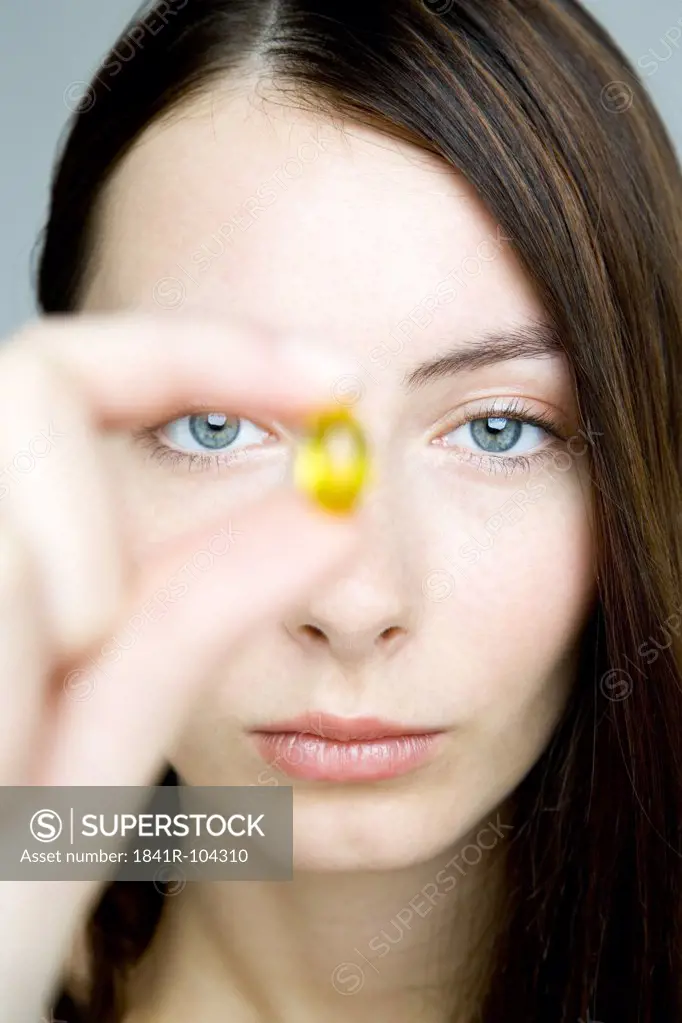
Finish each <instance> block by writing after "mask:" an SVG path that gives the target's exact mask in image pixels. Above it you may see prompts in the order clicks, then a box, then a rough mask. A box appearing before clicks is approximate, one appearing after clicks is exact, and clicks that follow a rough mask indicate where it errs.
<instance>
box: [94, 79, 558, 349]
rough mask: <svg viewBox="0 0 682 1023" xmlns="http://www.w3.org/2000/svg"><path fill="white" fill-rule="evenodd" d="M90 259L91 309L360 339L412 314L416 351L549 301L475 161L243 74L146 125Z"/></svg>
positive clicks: (111, 195) (528, 315) (505, 321)
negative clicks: (454, 162)
mask: <svg viewBox="0 0 682 1023" xmlns="http://www.w3.org/2000/svg"><path fill="white" fill-rule="evenodd" d="M482 158H483V157H482ZM92 269H93V271H94V273H93V276H92V278H91V286H90V288H89V290H88V293H87V298H86V302H85V306H86V307H87V308H97V309H108V308H120V307H124V308H130V307H136V308H149V309H151V310H156V309H158V308H159V307H161V308H166V309H169V310H172V309H174V308H178V307H180V306H182V308H183V309H186V310H192V309H193V308H197V309H199V308H211V309H213V310H215V311H217V312H218V313H220V312H221V311H222V312H224V313H226V314H230V315H232V314H234V315H237V316H245V317H247V318H255V319H257V320H258V321H259V322H262V323H263V324H264V325H266V326H270V327H273V328H275V329H276V330H283V331H290V332H294V333H297V332H298V333H303V334H305V335H309V336H311V337H315V336H320V337H322V338H324V339H325V340H327V341H328V342H332V343H334V344H344V345H346V346H349V347H352V346H353V345H356V344H357V345H360V346H362V345H366V344H368V343H375V344H380V343H381V342H382V341H383V340H384V339H385V338H386V337H387V336H388V335H389V334H390V333H391V332H392V331H393V330H394V329H396V328H397V326H398V325H399V324H401V323H403V324H404V323H405V322H406V321H408V322H409V321H413V322H414V323H416V324H417V325H418V326H417V327H415V328H413V329H411V331H410V336H411V345H410V347H411V350H412V354H413V355H415V356H417V357H419V356H420V355H423V354H424V353H427V354H428V353H429V352H430V351H431V350H432V349H433V347H434V343H435V341H436V338H439V339H441V338H444V337H446V336H447V337H448V338H449V339H450V340H456V339H457V338H458V337H462V338H465V337H466V336H467V335H469V334H476V333H478V332H480V331H483V330H487V329H489V328H491V327H504V326H506V325H513V324H515V323H518V322H519V321H522V320H524V319H532V318H535V317H537V316H538V315H539V314H540V312H541V310H540V306H539V303H538V301H537V298H536V296H535V294H534V291H533V288H532V286H531V283H530V281H529V280H528V279H527V277H526V275H525V274H524V273H523V271H522V269H521V267H520V265H519V263H518V262H517V260H516V258H515V256H514V255H513V252H512V249H511V246H510V244H509V239H508V238H507V237H506V235H505V233H504V231H503V230H502V229H501V227H500V226H499V225H498V224H497V223H496V222H495V220H494V219H493V218H492V217H491V216H490V214H489V213H488V212H487V210H486V209H485V207H484V206H483V205H482V204H481V202H480V201H479V199H478V198H477V196H476V193H475V192H474V190H473V189H472V187H471V186H470V185H469V183H468V182H467V181H466V179H465V178H463V177H462V175H460V174H457V173H455V172H454V171H453V170H452V169H451V168H450V167H448V166H446V165H445V163H444V162H442V161H440V160H439V159H438V158H436V157H435V156H433V155H431V154H428V153H426V152H424V151H423V150H421V149H420V148H418V147H417V146H414V145H412V144H411V143H408V142H405V141H402V140H396V139H393V138H391V137H389V136H388V135H384V134H383V133H381V132H379V131H377V130H374V129H372V128H368V127H365V126H361V125H357V124H349V123H347V122H344V123H343V124H341V123H340V122H334V123H332V122H331V121H330V120H327V119H325V118H323V117H320V116H318V115H315V114H312V113H310V112H308V111H302V110H300V109H297V108H294V107H291V106H288V105H284V103H283V101H282V100H281V99H280V100H278V101H276V102H272V101H271V100H269V99H266V98H264V97H257V96H256V95H255V93H254V92H253V91H246V90H243V89H239V90H234V89H227V88H223V89H220V88H219V89H217V90H216V91H215V92H214V93H212V94H211V95H210V96H207V97H204V98H202V99H201V100H197V101H194V102H193V103H192V104H191V105H189V106H187V107H186V108H185V109H184V110H183V111H182V113H181V114H180V113H178V112H176V114H175V115H174V116H173V117H172V118H171V119H170V120H169V121H168V122H166V123H161V124H158V125H155V126H153V127H152V128H151V129H149V130H148V131H147V132H146V133H145V134H144V136H143V137H142V138H141V139H140V140H139V142H138V143H137V144H136V146H135V147H134V148H133V149H132V150H131V152H130V153H129V154H128V155H127V156H126V158H125V160H124V161H123V163H122V164H121V166H120V167H119V168H118V170H117V171H116V173H115V174H114V176H113V178H112V180H111V182H110V184H109V187H108V188H107V191H106V193H105V196H104V201H103V203H102V206H101V209H100V216H99V220H98V232H97V255H96V259H95V261H94V264H93V268H92ZM427 320H428V327H427V326H426V321H427ZM404 329H405V328H403V330H404Z"/></svg>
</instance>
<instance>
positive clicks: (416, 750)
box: [252, 713, 444, 782]
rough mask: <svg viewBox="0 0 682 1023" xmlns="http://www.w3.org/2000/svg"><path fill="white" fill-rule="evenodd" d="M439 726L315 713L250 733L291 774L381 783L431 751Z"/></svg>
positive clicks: (274, 764) (271, 761) (262, 750)
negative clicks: (427, 726)
mask: <svg viewBox="0 0 682 1023" xmlns="http://www.w3.org/2000/svg"><path fill="white" fill-rule="evenodd" d="M443 734H444V733H443V731H442V730H441V729H434V728H423V727H419V726H408V725H403V724H396V723H394V722H389V721H382V720H380V719H378V718H342V717H335V716H333V715H330V714H319V713H311V714H306V715H304V716H302V717H299V718H294V719H292V720H289V721H279V722H277V723H275V724H272V725H267V726H264V727H262V728H258V729H255V730H254V731H253V732H252V735H253V738H254V742H255V745H256V748H257V750H258V752H259V753H260V755H261V756H262V757H263V759H264V760H265V761H266V762H267V763H269V764H270V766H272V767H275V768H277V769H278V770H280V771H282V772H283V773H284V774H287V775H289V776H290V777H292V778H303V779H308V780H315V781H336V782H343V781H380V780H382V779H388V778H395V777H397V776H398V775H402V774H407V773H408V772H409V771H412V770H414V769H415V768H417V767H419V766H421V765H422V764H424V763H426V762H427V761H428V760H429V759H430V757H431V756H432V755H433V753H434V751H435V749H436V747H437V745H438V739H439V737H440V736H442V735H443Z"/></svg>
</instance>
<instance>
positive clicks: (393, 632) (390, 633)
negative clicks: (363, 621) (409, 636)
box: [379, 625, 403, 643]
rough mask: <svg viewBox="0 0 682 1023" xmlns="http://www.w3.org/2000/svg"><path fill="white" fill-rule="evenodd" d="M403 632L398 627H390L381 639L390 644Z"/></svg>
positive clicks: (382, 634)
mask: <svg viewBox="0 0 682 1023" xmlns="http://www.w3.org/2000/svg"><path fill="white" fill-rule="evenodd" d="M402 631H403V630H402V629H401V628H400V627H399V626H398V625H389V627H388V628H387V629H384V631H383V632H382V633H381V636H380V637H379V638H380V639H382V640H385V641H386V642H387V643H388V642H390V640H392V639H395V637H396V636H399V635H400V634H401V633H402Z"/></svg>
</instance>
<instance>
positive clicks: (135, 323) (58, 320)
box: [18, 313, 348, 427]
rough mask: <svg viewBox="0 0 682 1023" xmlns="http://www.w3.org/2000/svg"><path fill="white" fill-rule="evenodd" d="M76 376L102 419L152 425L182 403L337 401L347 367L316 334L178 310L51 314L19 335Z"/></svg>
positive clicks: (266, 409) (255, 407) (277, 405)
mask: <svg viewBox="0 0 682 1023" xmlns="http://www.w3.org/2000/svg"><path fill="white" fill-rule="evenodd" d="M18 341H19V347H20V348H21V346H22V345H23V346H24V348H25V350H29V351H30V350H33V351H34V352H36V353H39V354H40V356H41V357H43V358H44V359H45V361H46V362H47V363H49V364H52V365H54V366H55V367H56V368H58V369H59V370H60V371H61V373H62V374H64V375H65V376H66V377H67V378H69V379H71V380H73V381H74V382H76V383H77V384H78V386H79V390H80V392H81V393H82V395H83V397H84V399H85V401H86V403H87V404H88V405H89V407H90V411H91V413H92V416H93V420H94V421H95V422H96V423H99V424H100V425H107V426H111V427H125V426H134V425H144V424H145V422H146V421H147V420H153V419H154V418H155V417H162V416H164V415H167V414H168V415H170V414H172V413H174V412H176V411H177V410H178V408H180V407H183V409H185V410H187V411H189V408H190V407H191V408H192V409H197V410H198V409H199V408H204V409H206V408H210V407H215V406H218V407H219V408H220V407H224V406H225V405H226V403H227V404H229V406H230V410H231V411H234V412H241V413H242V414H244V415H252V414H256V415H273V416H290V417H293V418H296V417H298V416H300V415H303V414H304V413H305V412H306V411H308V410H310V409H311V408H315V407H316V406H318V405H319V406H320V407H322V406H324V405H328V404H329V403H330V400H331V397H332V394H333V387H334V382H335V381H336V380H338V379H339V377H341V376H343V375H344V373H346V374H347V372H348V368H347V366H345V365H344V364H343V363H342V362H339V360H338V357H337V356H336V355H335V354H333V353H331V354H330V353H328V352H327V351H326V349H324V350H323V346H321V345H320V344H318V343H317V342H304V341H300V340H298V339H296V338H293V339H292V338H286V337H283V338H281V339H277V338H275V337H274V335H273V334H272V333H271V332H267V331H265V330H261V329H258V328H256V327H254V326H252V325H248V324H244V323H238V324H237V323H234V322H230V323H224V322H222V321H219V320H216V319H213V318H209V317H205V318H202V317H197V316H196V315H192V316H189V315H187V314H185V313H177V314H176V315H174V317H173V319H172V320H169V319H166V318H164V317H163V316H153V315H148V314H133V313H112V314H103V315H92V314H84V313H81V314H77V315H73V314H66V315H61V314H59V315H51V316H49V317H46V318H45V319H44V320H43V321H40V322H39V323H37V324H36V325H35V326H32V327H29V328H28V329H27V330H26V331H25V332H24V334H23V335H20V337H19V339H18Z"/></svg>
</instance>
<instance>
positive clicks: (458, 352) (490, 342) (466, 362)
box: [405, 322, 565, 393]
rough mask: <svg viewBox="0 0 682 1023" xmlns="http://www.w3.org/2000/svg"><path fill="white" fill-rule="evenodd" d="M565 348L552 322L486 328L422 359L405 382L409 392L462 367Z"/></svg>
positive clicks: (459, 370)
mask: <svg viewBox="0 0 682 1023" xmlns="http://www.w3.org/2000/svg"><path fill="white" fill-rule="evenodd" d="M564 351H565V349H564V346H563V344H562V340H561V336H560V334H559V332H558V330H557V328H556V327H555V326H554V324H551V323H541V322H536V323H529V324H526V325H524V326H521V327H515V328H513V329H511V330H503V331H492V332H487V333H485V334H483V335H482V336H481V337H478V338H476V339H475V340H473V341H471V342H469V343H468V344H466V345H464V346H462V345H458V346H457V347H456V348H453V349H452V350H451V351H449V352H444V353H443V355H439V356H437V358H435V359H430V360H429V361H428V362H423V363H422V364H421V365H420V366H417V368H416V369H414V370H412V372H411V373H409V374H408V376H407V377H406V379H405V386H406V389H407V391H408V393H409V392H411V391H415V390H417V389H418V388H419V387H423V386H424V384H427V383H429V382H430V381H432V380H440V379H442V378H443V377H448V376H452V375H453V374H454V373H461V372H462V371H463V370H473V369H481V368H482V367H483V366H490V365H492V364H493V363H496V362H507V361H509V360H510V359H538V358H542V357H547V356H551V355H556V354H559V353H564Z"/></svg>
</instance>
